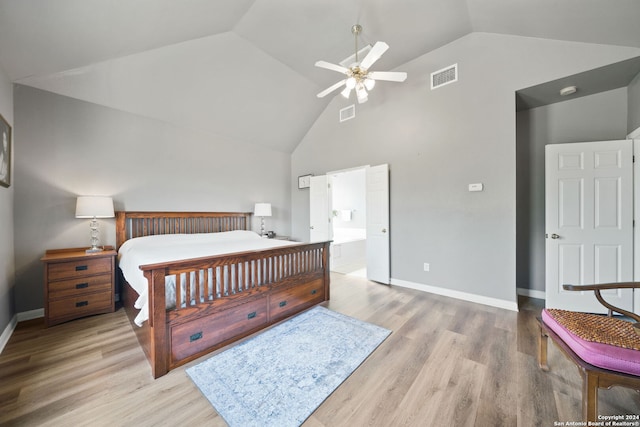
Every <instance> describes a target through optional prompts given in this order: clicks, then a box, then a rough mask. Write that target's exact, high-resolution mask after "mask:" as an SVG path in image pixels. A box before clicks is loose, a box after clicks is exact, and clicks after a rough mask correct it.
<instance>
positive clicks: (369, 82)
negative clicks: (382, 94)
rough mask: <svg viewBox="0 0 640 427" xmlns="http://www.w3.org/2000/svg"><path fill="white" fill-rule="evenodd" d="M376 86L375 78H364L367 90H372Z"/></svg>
mask: <svg viewBox="0 0 640 427" xmlns="http://www.w3.org/2000/svg"><path fill="white" fill-rule="evenodd" d="M375 86H376V81H375V80H373V79H364V87H365V88H367V90H369V91H370V90H371V89H373V88H374V87H375Z"/></svg>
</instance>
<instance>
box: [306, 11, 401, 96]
mask: <svg viewBox="0 0 640 427" xmlns="http://www.w3.org/2000/svg"><path fill="white" fill-rule="evenodd" d="M361 32H362V27H361V26H360V25H358V24H356V25H354V26H353V27H351V33H352V34H353V35H354V37H355V42H356V54H355V62H354V63H353V64H352V65H351V66H349V67H348V68H347V67H343V66H342V65H337V64H332V63H330V62H326V61H318V62H316V67H320V68H326V69H327V70H333V71H337V72H339V73H342V74H345V75H346V76H347V78H346V79H344V80H340V81H339V82H338V83H336V84H334V85H333V86H330V87H328V88H327V89H325V90H323V91H322V92H320V93H319V94H318V98H323V97H325V96H327V95H328V94H330V93H331V92H333V91H334V90H336V89H339V88H341V87H342V86H345V88H344V89H343V90H342V92H340V93H341V94H342V96H344V97H345V98H349V95H350V94H351V91H352V90H355V91H356V96H357V98H358V103H359V104H362V103H363V102H367V99H368V92H367V91H370V90H371V89H373V87H374V86H375V84H376V80H385V81H389V82H403V81H405V80H406V79H407V73H405V72H399V71H369V68H370V67H371V66H372V65H373V64H374V63H375V62H376V61H377V60H378V59H380V57H381V56H382V54H383V53H385V52H386V51H387V49H389V45H388V44H386V43H385V42H376V44H375V45H374V46H373V47H372V48H371V50H370V51H369V53H367V55H366V56H365V57H364V59H363V60H362V61H360V62H358V35H360V33H361Z"/></svg>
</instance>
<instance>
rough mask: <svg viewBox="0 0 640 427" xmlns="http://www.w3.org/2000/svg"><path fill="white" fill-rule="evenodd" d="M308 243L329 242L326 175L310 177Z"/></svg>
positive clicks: (328, 199)
mask: <svg viewBox="0 0 640 427" xmlns="http://www.w3.org/2000/svg"><path fill="white" fill-rule="evenodd" d="M309 228H310V230H309V241H311V242H323V241H327V240H331V239H332V236H331V231H332V227H331V187H330V186H329V177H328V176H327V175H321V176H312V177H311V185H310V187H309Z"/></svg>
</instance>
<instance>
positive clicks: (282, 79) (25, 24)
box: [0, 0, 640, 152]
mask: <svg viewBox="0 0 640 427" xmlns="http://www.w3.org/2000/svg"><path fill="white" fill-rule="evenodd" d="M639 18H640V1H638V0H616V1H615V2H612V1H611V0H562V1H558V0H304V1H301V0H215V1H212V0H181V1H175V0H136V1H109V0H48V1H46V0H0V66H1V67H2V68H3V69H4V71H5V72H6V74H8V76H9V77H10V79H11V80H12V81H14V82H16V83H20V84H24V85H28V86H33V87H36V88H40V89H43V90H47V91H51V92H54V93H59V94H62V95H66V96H70V97H73V98H77V99H80V100H84V101H88V102H92V103H96V104H100V105H104V106H107V107H110V108H115V109H118V110H122V111H126V112H129V113H133V114H137V115H141V116H145V117H149V118H153V119H157V120H161V121H164V122H167V123H171V124H175V125H176V126H180V127H186V128H189V129H193V130H195V131H199V132H204V133H207V134H209V135H211V138H212V139H215V138H217V137H219V138H225V139H227V140H228V139H231V140H234V141H238V142H245V143H251V144H261V145H264V146H266V147H270V148H273V149H276V150H280V151H285V152H290V151H292V150H293V149H294V148H295V147H296V145H297V144H298V143H299V142H300V141H301V139H302V138H303V137H304V135H305V133H306V132H307V131H308V129H309V128H310V127H311V126H312V125H313V123H314V121H315V120H316V118H317V117H318V116H319V114H320V113H321V112H322V111H323V110H324V109H325V108H326V106H327V104H328V103H329V102H330V100H331V99H332V96H328V97H326V98H324V99H318V98H317V97H316V93H318V92H320V91H321V90H323V89H324V88H326V87H328V86H329V85H331V84H333V83H335V82H336V81H338V80H339V77H340V76H339V75H338V74H337V73H333V72H331V71H328V70H323V69H318V68H316V67H314V63H315V62H316V61H317V60H319V59H323V60H326V61H329V62H333V63H337V62H339V61H341V60H343V59H345V58H346V57H348V56H349V55H351V54H353V51H354V40H353V36H352V34H351V31H350V29H351V26H352V25H353V24H356V23H359V24H361V25H362V27H363V32H362V35H361V44H366V43H370V44H373V43H375V42H376V41H380V40H381V41H385V42H386V43H387V44H389V46H390V49H389V50H388V51H387V53H385V55H384V56H383V57H382V59H380V60H379V61H378V62H377V63H376V65H375V66H374V67H373V68H374V69H376V70H393V69H401V66H402V64H404V63H406V62H407V61H410V60H412V59H414V58H416V57H419V56H421V55H423V54H425V53H427V52H429V51H432V50H434V49H437V48H439V47H441V46H443V45H445V44H447V43H449V42H451V41H453V40H456V39H457V38H460V37H462V36H464V35H466V34H469V33H471V32H492V33H502V34H511V35H519V36H527V37H539V38H548V39H559V40H569V41H577V42H585V43H597V44H611V45H619V46H632V47H640V25H638V19H639ZM445 65H446V64H445ZM399 67H400V68H399ZM411 77H412V76H411V75H410V76H409V79H411ZM382 84H394V83H382Z"/></svg>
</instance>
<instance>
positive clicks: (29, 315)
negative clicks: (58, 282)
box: [17, 308, 44, 322]
mask: <svg viewBox="0 0 640 427" xmlns="http://www.w3.org/2000/svg"><path fill="white" fill-rule="evenodd" d="M17 316H18V322H24V321H25V320H31V319H37V318H38V317H44V308H37V309H35V310H29V311H23V312H22V313H18V314H17Z"/></svg>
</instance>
